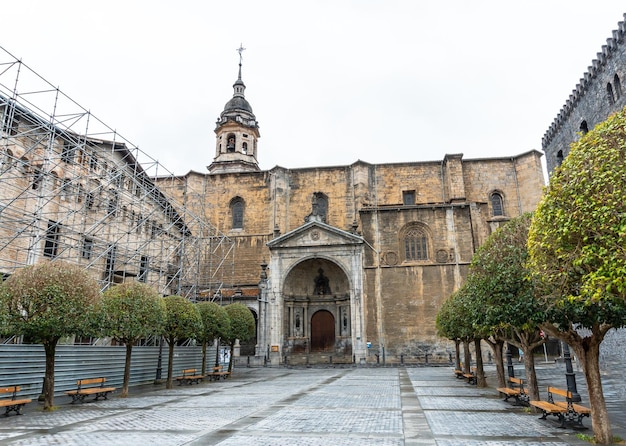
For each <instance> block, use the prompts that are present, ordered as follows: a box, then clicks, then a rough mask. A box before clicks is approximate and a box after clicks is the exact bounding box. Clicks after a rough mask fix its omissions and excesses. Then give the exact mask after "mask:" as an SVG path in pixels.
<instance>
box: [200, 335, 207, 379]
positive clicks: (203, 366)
mask: <svg viewBox="0 0 626 446" xmlns="http://www.w3.org/2000/svg"><path fill="white" fill-rule="evenodd" d="M206 345H207V340H206V339H205V340H204V341H202V371H201V372H200V374H201V375H202V376H204V375H206Z"/></svg>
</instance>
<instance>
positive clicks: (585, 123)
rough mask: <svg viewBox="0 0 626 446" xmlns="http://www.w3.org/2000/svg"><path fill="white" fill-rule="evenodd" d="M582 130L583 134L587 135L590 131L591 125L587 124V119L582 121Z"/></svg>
mask: <svg viewBox="0 0 626 446" xmlns="http://www.w3.org/2000/svg"><path fill="white" fill-rule="evenodd" d="M580 132H581V133H582V134H583V135H586V134H587V133H589V126H588V125H587V121H583V122H581V123H580Z"/></svg>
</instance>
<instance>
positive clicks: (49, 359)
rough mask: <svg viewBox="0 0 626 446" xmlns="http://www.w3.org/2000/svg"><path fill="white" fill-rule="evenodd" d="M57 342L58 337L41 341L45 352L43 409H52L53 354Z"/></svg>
mask: <svg viewBox="0 0 626 446" xmlns="http://www.w3.org/2000/svg"><path fill="white" fill-rule="evenodd" d="M57 342H59V338H52V339H48V340H46V341H44V342H43V348H44V351H45V352H46V372H45V377H44V381H43V398H44V400H43V410H44V411H49V410H53V409H54V355H55V353H56V347H57Z"/></svg>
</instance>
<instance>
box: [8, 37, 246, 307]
mask: <svg viewBox="0 0 626 446" xmlns="http://www.w3.org/2000/svg"><path fill="white" fill-rule="evenodd" d="M0 126H1V129H0V163H1V164H0V273H2V275H3V277H8V276H9V275H11V274H12V273H13V272H14V271H15V270H16V269H18V268H21V267H23V266H25V265H33V264H36V263H38V262H40V261H47V260H54V259H59V260H64V261H68V262H72V263H78V264H79V265H81V266H84V267H85V268H86V269H87V270H88V271H89V272H90V273H91V274H92V275H93V276H94V278H96V280H98V283H99V284H100V287H101V289H102V290H105V289H106V288H107V287H109V286H110V285H111V284H114V283H120V282H123V281H124V280H128V279H131V278H132V280H138V281H141V282H146V283H150V284H152V285H153V286H155V287H156V288H157V289H158V290H159V292H160V293H162V294H163V295H169V294H177V295H181V296H185V297H187V298H189V299H191V300H196V299H203V300H204V299H209V300H210V299H212V298H214V297H215V296H219V295H220V294H221V290H222V288H223V287H224V286H230V285H232V284H233V283H234V280H233V274H234V243H233V241H232V240H230V239H229V238H228V237H226V236H225V235H223V234H221V233H220V232H219V231H218V230H217V228H216V227H214V226H213V225H211V223H210V222H209V221H208V219H207V218H205V216H202V215H197V214H194V213H193V212H191V210H190V209H187V208H186V206H185V205H184V204H181V203H182V202H181V201H180V200H179V199H178V198H177V197H176V196H172V194H170V193H169V192H166V191H176V190H182V189H183V188H187V187H189V186H188V185H186V184H185V183H184V181H183V179H181V178H179V177H177V176H175V175H174V174H173V173H171V172H169V171H168V170H167V169H166V168H165V167H164V166H162V165H160V164H159V162H158V161H156V160H154V159H153V158H152V157H150V156H149V155H147V154H146V153H144V152H142V151H140V150H139V149H138V147H136V146H135V145H133V144H132V143H131V142H130V141H128V140H127V139H125V138H124V137H122V136H121V135H120V134H118V133H117V132H116V131H115V130H113V129H112V128H111V127H109V126H107V125H106V124H104V123H103V122H102V121H100V120H99V119H98V118H96V117H95V116H94V115H93V114H92V113H91V112H90V111H88V110H87V109H85V108H83V107H82V106H80V105H79V104H78V103H76V102H75V101H73V100H72V99H71V98H69V97H68V96H67V95H65V94H64V93H63V92H61V91H60V90H59V89H58V88H56V87H54V86H53V85H52V84H50V83H49V82H48V81H46V80H45V79H44V78H43V77H41V76H39V75H38V74H37V73H35V72H34V71H33V70H32V69H30V68H29V67H28V66H27V65H25V64H24V63H22V62H21V61H20V60H18V59H16V58H15V57H14V56H13V55H11V54H10V53H9V52H8V51H6V50H5V49H4V48H2V47H0ZM158 183H163V184H167V186H168V187H166V188H160V187H158ZM178 183H180V184H178ZM200 193H201V191H200Z"/></svg>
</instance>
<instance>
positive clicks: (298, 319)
mask: <svg viewBox="0 0 626 446" xmlns="http://www.w3.org/2000/svg"><path fill="white" fill-rule="evenodd" d="M296 336H300V312H299V311H298V312H297V313H296Z"/></svg>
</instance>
